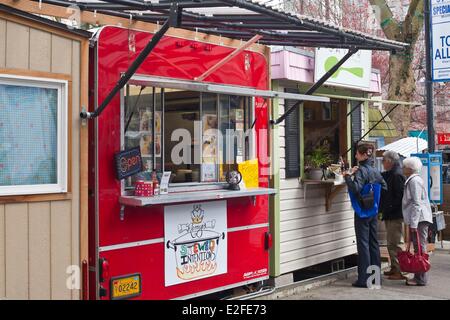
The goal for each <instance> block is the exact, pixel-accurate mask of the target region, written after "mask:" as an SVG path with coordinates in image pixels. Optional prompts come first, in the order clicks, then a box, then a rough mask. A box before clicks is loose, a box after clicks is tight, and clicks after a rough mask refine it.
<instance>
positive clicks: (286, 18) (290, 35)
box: [33, 0, 407, 51]
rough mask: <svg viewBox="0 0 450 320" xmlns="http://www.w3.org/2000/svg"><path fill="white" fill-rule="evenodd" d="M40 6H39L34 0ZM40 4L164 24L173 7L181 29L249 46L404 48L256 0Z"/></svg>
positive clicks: (111, 0)
mask: <svg viewBox="0 0 450 320" xmlns="http://www.w3.org/2000/svg"><path fill="white" fill-rule="evenodd" d="M33 1H39V0H33ZM42 2H44V3H49V4H54V5H59V6H73V5H77V6H78V7H80V9H81V10H88V11H96V12H98V13H103V14H107V15H113V16H119V17H123V18H132V19H134V20H139V21H145V22H152V23H157V22H160V23H163V22H164V21H166V20H167V19H168V17H169V12H170V7H171V4H172V3H177V4H178V5H179V7H180V9H182V19H181V25H180V28H183V29H188V30H196V31H199V32H203V33H208V34H214V35H221V36H224V37H228V38H234V39H242V40H249V39H251V38H252V37H253V36H254V35H255V34H259V35H261V36H263V37H262V38H261V39H260V40H259V43H260V44H264V45H283V46H302V47H327V48H356V49H367V50H390V51H401V50H403V49H404V48H405V47H406V46H407V44H405V43H401V42H396V41H391V40H387V39H383V38H379V37H375V36H371V35H367V34H364V33H361V32H358V31H355V30H350V29H347V28H342V27H339V26H336V25H333V24H331V23H328V22H326V21H323V20H319V19H314V18H311V17H307V16H302V15H299V14H296V13H292V12H284V11H281V10H279V9H276V8H273V7H269V6H266V5H264V4H260V3H258V2H257V1H256V0H178V1H169V0H159V1H149V0H147V1H145V0H103V1H97V0H96V1H85V2H83V1H69V0H42Z"/></svg>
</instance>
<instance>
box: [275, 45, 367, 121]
mask: <svg viewBox="0 0 450 320" xmlns="http://www.w3.org/2000/svg"><path fill="white" fill-rule="evenodd" d="M356 52H358V49H356V48H352V49H350V50H349V51H348V52H347V54H346V55H345V56H344V57H343V58H342V59H341V61H339V62H338V63H336V64H335V65H334V66H333V68H331V69H330V70H329V71H328V72H327V73H325V74H324V75H323V76H322V78H320V79H319V80H318V81H317V82H316V83H315V84H313V86H312V87H311V88H309V89H308V91H306V93H305V94H306V95H312V94H313V93H314V92H316V91H317V89H319V88H320V87H321V86H322V85H323V84H324V83H325V82H326V81H327V80H328V79H330V78H331V76H332V75H333V74H334V73H335V72H336V71H337V70H338V69H339V68H340V67H341V66H342V65H343V64H344V63H345V62H346V61H347V60H348V59H350V57H351V56H353V55H354V54H355V53H356ZM302 103H303V101H301V100H300V101H298V102H297V103H296V104H294V105H293V106H292V107H291V108H289V110H287V111H286V112H285V113H284V114H282V115H281V116H280V117H279V118H278V119H277V120H270V123H271V124H272V125H277V124H279V123H280V122H282V121H284V119H286V117H287V116H288V115H289V114H291V113H292V111H294V109H296V108H297V107H298V106H299V105H300V104H302Z"/></svg>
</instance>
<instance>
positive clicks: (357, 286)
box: [352, 281, 367, 289]
mask: <svg viewBox="0 0 450 320" xmlns="http://www.w3.org/2000/svg"><path fill="white" fill-rule="evenodd" d="M352 287H355V288H366V289H367V285H365V284H361V283H359V282H358V281H356V282H353V283H352Z"/></svg>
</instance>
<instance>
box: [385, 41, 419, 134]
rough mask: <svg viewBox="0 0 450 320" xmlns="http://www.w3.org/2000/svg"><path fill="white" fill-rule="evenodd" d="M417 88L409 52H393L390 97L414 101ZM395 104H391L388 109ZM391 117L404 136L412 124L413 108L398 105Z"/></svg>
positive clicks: (390, 71)
mask: <svg viewBox="0 0 450 320" xmlns="http://www.w3.org/2000/svg"><path fill="white" fill-rule="evenodd" d="M408 51H410V50H408ZM415 88H416V79H415V77H414V71H413V66H412V60H411V58H410V56H409V53H406V54H391V56H390V58H389V91H388V99H389V100H396V101H412V99H413V97H414V93H415ZM394 106H395V105H391V106H390V107H389V108H388V111H389V110H391V109H390V108H393V107H394ZM391 119H392V121H393V122H394V123H395V124H396V127H397V129H398V130H399V131H400V134H401V135H402V136H403V137H406V136H407V135H408V128H409V127H410V124H411V108H410V107H409V106H398V107H397V108H396V109H395V110H394V111H393V112H392V113H391Z"/></svg>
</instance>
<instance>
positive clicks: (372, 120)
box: [369, 108, 400, 138]
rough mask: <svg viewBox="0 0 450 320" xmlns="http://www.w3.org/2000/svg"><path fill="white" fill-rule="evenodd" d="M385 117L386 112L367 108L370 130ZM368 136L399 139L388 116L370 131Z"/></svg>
mask: <svg viewBox="0 0 450 320" xmlns="http://www.w3.org/2000/svg"><path fill="white" fill-rule="evenodd" d="M385 115H386V112H385V111H384V110H380V109H378V108H369V127H370V128H372V127H373V126H374V125H375V124H376V123H377V122H378V121H380V120H381V118H383V117H384V116H385ZM370 136H372V137H385V138H396V137H399V136H400V134H399V132H398V131H397V129H396V128H395V126H394V124H393V123H392V121H391V119H390V118H389V116H388V117H386V118H385V119H384V120H383V121H382V122H380V123H379V124H378V125H377V126H376V127H375V128H374V129H373V130H372V132H371V133H370Z"/></svg>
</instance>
